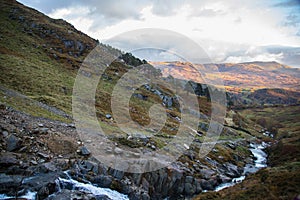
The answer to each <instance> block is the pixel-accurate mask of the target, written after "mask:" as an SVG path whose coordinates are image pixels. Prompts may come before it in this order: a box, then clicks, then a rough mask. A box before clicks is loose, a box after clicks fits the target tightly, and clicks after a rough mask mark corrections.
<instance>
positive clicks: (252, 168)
mask: <svg viewBox="0 0 300 200" xmlns="http://www.w3.org/2000/svg"><path fill="white" fill-rule="evenodd" d="M267 146H268V145H267V144H266V143H264V142H263V143H261V144H253V143H251V144H250V151H251V152H252V154H253V156H254V158H255V161H254V163H251V164H246V166H245V168H244V172H243V174H242V176H240V177H237V178H234V179H232V181H231V182H228V183H222V184H220V185H218V186H217V187H216V188H215V191H220V190H222V189H224V188H227V187H231V186H233V185H235V184H237V183H240V182H242V181H243V180H244V179H245V178H246V175H247V174H249V173H250V174H252V173H255V172H257V171H258V170H259V169H261V168H264V167H267V154H266V153H265V152H264V151H263V149H265V148H266V147H267Z"/></svg>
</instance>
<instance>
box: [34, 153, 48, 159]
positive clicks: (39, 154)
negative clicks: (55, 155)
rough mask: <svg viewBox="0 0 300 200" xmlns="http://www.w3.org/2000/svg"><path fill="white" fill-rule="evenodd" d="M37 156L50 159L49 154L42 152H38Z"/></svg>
mask: <svg viewBox="0 0 300 200" xmlns="http://www.w3.org/2000/svg"><path fill="white" fill-rule="evenodd" d="M37 155H38V156H40V157H42V158H45V159H49V158H50V156H49V155H48V154H45V153H41V152H38V153H37Z"/></svg>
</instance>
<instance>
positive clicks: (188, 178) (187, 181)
mask: <svg viewBox="0 0 300 200" xmlns="http://www.w3.org/2000/svg"><path fill="white" fill-rule="evenodd" d="M193 181H194V178H193V177H192V176H186V177H185V182H186V183H193Z"/></svg>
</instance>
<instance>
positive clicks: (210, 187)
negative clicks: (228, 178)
mask: <svg viewBox="0 0 300 200" xmlns="http://www.w3.org/2000/svg"><path fill="white" fill-rule="evenodd" d="M200 185H201V188H202V189H204V190H213V189H214V187H213V185H212V184H211V182H209V181H207V180H204V179H201V181H200Z"/></svg>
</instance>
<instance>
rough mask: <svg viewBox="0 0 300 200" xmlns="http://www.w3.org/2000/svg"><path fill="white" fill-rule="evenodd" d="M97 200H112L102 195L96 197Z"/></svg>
mask: <svg viewBox="0 0 300 200" xmlns="http://www.w3.org/2000/svg"><path fill="white" fill-rule="evenodd" d="M95 197H96V199H95V200H112V199H111V198H109V197H108V196H106V195H104V194H102V195H96V196H95Z"/></svg>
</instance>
